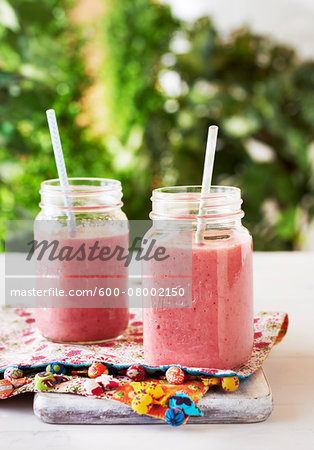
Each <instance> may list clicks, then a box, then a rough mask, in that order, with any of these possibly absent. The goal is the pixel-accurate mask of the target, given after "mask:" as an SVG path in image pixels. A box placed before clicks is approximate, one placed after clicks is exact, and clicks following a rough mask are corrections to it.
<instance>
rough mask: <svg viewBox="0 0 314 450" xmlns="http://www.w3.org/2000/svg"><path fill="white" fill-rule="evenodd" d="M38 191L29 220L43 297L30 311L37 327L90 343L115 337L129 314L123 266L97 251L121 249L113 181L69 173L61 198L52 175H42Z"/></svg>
mask: <svg viewBox="0 0 314 450" xmlns="http://www.w3.org/2000/svg"><path fill="white" fill-rule="evenodd" d="M40 194H41V202H40V207H41V211H40V213H39V214H38V216H37V217H36V219H35V222H34V239H35V242H36V243H37V246H38V249H37V250H38V252H37V260H36V265H37V278H36V283H37V286H39V287H41V288H42V289H41V291H42V292H44V290H45V292H46V294H47V295H46V297H45V298H44V299H43V298H42V299H41V301H42V302H44V303H40V301H39V303H38V305H39V306H40V305H43V304H44V307H37V308H36V316H35V317H36V324H37V327H38V328H39V330H40V332H41V334H42V335H43V336H45V337H46V338H48V339H50V340H52V341H55V342H67V343H83V344H84V343H96V342H102V341H105V340H108V339H112V338H115V337H118V336H120V335H121V334H122V333H123V331H124V330H125V329H126V327H127V325H128V319H129V312H128V299H127V277H128V273H127V267H125V266H124V264H123V261H119V260H118V258H115V257H113V258H111V259H110V260H109V259H108V258H104V256H103V255H105V254H108V253H110V251H113V250H114V249H115V248H116V247H117V246H119V247H121V248H123V249H127V248H128V242H129V237H128V223H127V217H126V215H125V214H124V212H123V211H122V209H121V207H122V205H123V203H122V201H121V199H122V189H121V183H120V182H119V181H117V180H111V179H105V178H70V179H69V189H68V191H67V192H66V201H65V193H64V192H63V191H62V189H61V186H60V182H59V180H58V179H55V180H47V181H44V182H43V183H42V184H41V189H40ZM45 243H46V244H45ZM44 245H46V247H45V252H44V251H43V247H44ZM103 249H104V250H103ZM39 250H42V251H43V252H42V253H43V254H42V255H40V253H39ZM101 252H103V253H102V254H101ZM106 252H107V253H106ZM49 289H50V290H49ZM114 289H115V291H114ZM113 292H115V295H113Z"/></svg>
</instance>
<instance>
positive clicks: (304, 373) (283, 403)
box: [0, 252, 314, 450]
mask: <svg viewBox="0 0 314 450" xmlns="http://www.w3.org/2000/svg"><path fill="white" fill-rule="evenodd" d="M254 266H255V267H254V284H255V288H254V289H255V310H256V311H286V312H288V313H289V317H290V326H289V330H288V334H287V335H286V336H285V338H284V340H283V341H282V342H281V343H280V344H279V345H278V346H276V347H275V348H274V349H273V350H272V352H271V355H270V356H269V358H268V359H267V361H266V362H265V364H264V369H265V372H266V375H267V377H268V379H269V381H270V385H271V388H272V391H273V397H274V410H273V412H272V414H271V416H270V417H269V419H268V420H267V421H266V422H263V423H257V424H245V425H244V424H239V425H223V424H222V425H189V424H187V425H185V426H183V427H178V428H174V427H170V426H167V425H154V426H148V425H141V426H140V425H138V426H134V425H130V426H125V425H123V426H122V425H49V424H44V423H42V422H40V421H39V420H38V419H37V418H36V417H35V416H34V415H33V412H32V397H33V395H32V394H27V395H20V396H17V397H15V398H12V399H8V400H2V401H1V402H0V448H1V449H10V450H15V449H23V448H24V449H25V448H26V449H45V450H48V449H54V450H58V449H62V450H63V449H75V450H76V449H84V450H89V449H91V448H96V449H98V448H100V449H101V448H108V447H109V448H110V450H114V449H126V450H131V449H139V448H143V449H147V450H150V449H157V448H158V449H160V448H164V449H168V448H174V449H177V450H179V449H181V450H185V449H188V448H189V449H191V450H192V449H193V450H194V449H195V450H196V449H197V448H199V449H204V448H205V449H207V448H208V449H213V448H214V449H215V450H223V449H227V448H228V449H240V448H241V449H250V450H256V449H267V450H268V449H275V448H276V449H278V450H279V449H294V450H307V449H311V450H312V449H313V448H314V253H303V252H302V253H301V252H295V253H255V255H254ZM3 272H4V263H3V257H1V258H0V274H2V277H3ZM0 281H1V289H3V283H2V281H3V280H2V279H1V280H0ZM1 298H3V293H2V295H1Z"/></svg>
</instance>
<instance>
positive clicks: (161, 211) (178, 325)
mask: <svg viewBox="0 0 314 450" xmlns="http://www.w3.org/2000/svg"><path fill="white" fill-rule="evenodd" d="M200 195H201V186H182V187H180V186H175V187H168V188H160V189H156V190H154V191H153V195H152V204H153V208H152V213H151V215H150V218H151V219H152V220H153V225H152V228H151V229H150V230H149V231H148V233H147V234H146V236H145V238H147V239H148V240H151V239H154V240H156V245H159V246H163V247H164V248H166V251H167V254H168V255H169V257H168V258H167V259H164V260H163V261H156V260H151V261H149V262H145V264H144V265H143V273H144V275H146V276H144V277H143V286H144V287H145V288H147V290H148V291H149V292H152V288H153V287H155V288H156V287H157V288H158V287H159V286H160V283H161V280H162V281H163V285H164V286H165V284H166V283H169V286H172V287H173V280H174V279H175V281H176V284H177V288H178V289H180V285H183V284H182V283H180V281H178V275H180V274H182V277H183V278H182V280H184V277H186V276H187V271H188V270H190V275H191V277H190V284H191V286H190V293H189V294H188V293H187V295H191V299H190V300H191V302H190V305H189V307H178V306H176V302H177V300H178V298H175V297H172V298H171V297H170V298H169V299H168V300H169V302H170V304H169V303H168V307H159V305H158V306H157V307H154V306H153V307H148V306H146V307H144V308H143V325H144V330H143V338H144V354H145V361H146V362H147V363H148V364H150V365H153V366H160V365H171V364H180V365H183V366H189V367H198V368H217V369H232V368H235V367H237V366H239V365H241V364H243V363H245V361H247V360H248V358H249V357H250V355H251V351H252V346H253V292H252V291H253V286H252V284H253V283H252V237H251V235H250V233H249V232H248V230H247V229H246V228H244V227H243V226H242V225H241V219H242V217H243V216H244V213H243V211H242V210H241V204H242V200H241V192H240V189H238V188H235V187H224V186H212V188H211V191H210V194H208V195H207V197H206V198H205V199H204V198H203V199H204V201H203V211H204V214H203V215H202V217H199V216H198V213H199V205H200ZM200 220H201V221H202V225H203V228H204V234H203V241H202V242H201V243H196V242H195V231H196V229H197V224H198V221H200ZM190 263H191V266H190V269H188V267H189V264H190ZM172 274H175V278H172V276H173V275H172ZM167 280H168V281H167ZM185 286H186V281H185ZM178 289H177V290H176V291H174V292H175V293H176V292H178ZM171 301H172V302H173V307H171Z"/></svg>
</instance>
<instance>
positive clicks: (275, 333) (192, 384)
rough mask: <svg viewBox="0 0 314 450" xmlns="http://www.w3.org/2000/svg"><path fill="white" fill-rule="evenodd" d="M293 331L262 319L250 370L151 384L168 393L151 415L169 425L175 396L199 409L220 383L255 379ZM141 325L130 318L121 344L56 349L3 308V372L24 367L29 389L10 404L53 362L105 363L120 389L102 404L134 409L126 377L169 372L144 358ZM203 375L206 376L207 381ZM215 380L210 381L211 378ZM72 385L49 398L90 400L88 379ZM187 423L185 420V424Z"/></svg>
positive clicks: (280, 318) (193, 372)
mask: <svg viewBox="0 0 314 450" xmlns="http://www.w3.org/2000/svg"><path fill="white" fill-rule="evenodd" d="M287 327H288V316H287V315H286V314H284V313H260V314H258V315H257V316H256V317H255V318H254V348H253V352H252V356H251V358H250V360H249V361H248V362H247V363H246V365H245V366H241V367H238V368H235V369H234V370H219V369H216V368H196V367H182V368H183V369H184V370H185V380H184V382H183V383H182V384H180V385H179V386H177V385H171V384H169V383H168V382H167V381H166V380H165V377H164V376H163V377H162V379H156V378H154V379H151V378H146V379H145V381H153V382H154V383H157V384H160V385H161V386H162V389H163V391H164V396H163V397H162V399H164V401H163V400H161V401H160V402H159V403H160V404H154V405H153V407H152V409H151V410H150V411H149V412H148V415H150V416H152V417H155V418H158V419H162V420H166V416H165V414H166V411H167V410H168V404H167V403H168V400H169V397H171V396H172V395H174V394H178V393H179V392H180V393H183V394H185V395H188V396H189V397H190V399H191V400H192V401H193V402H194V404H195V405H197V403H198V402H199V400H200V399H201V398H202V397H203V395H204V394H205V393H206V392H207V390H208V389H209V388H210V387H211V386H212V385H215V384H217V377H223V376H225V375H226V376H230V375H237V376H238V377H239V378H246V377H248V376H250V375H252V373H254V372H255V371H256V370H257V369H258V368H259V367H260V366H261V365H262V363H263V362H264V360H265V358H266V357H267V355H268V354H269V352H270V350H271V348H272V346H273V345H274V344H276V343H278V342H280V341H281V339H282V338H283V336H284V335H285V333H286V331H287ZM142 346H143V341H142V322H141V320H140V316H139V312H137V313H134V312H133V313H132V314H131V320H130V325H129V328H128V329H127V331H126V333H125V334H124V335H123V337H122V338H121V339H119V340H113V341H111V342H106V343H104V344H97V345H73V344H71V345H70V344H56V343H53V342H50V341H48V340H46V339H45V338H43V337H42V336H41V335H40V333H39V331H38V330H37V328H36V326H35V319H34V317H33V311H31V310H24V309H20V308H17V309H10V308H2V310H0V372H3V371H4V370H5V369H6V367H8V366H12V365H15V366H19V367H20V368H22V369H23V371H24V375H26V377H27V383H26V384H25V385H24V386H21V387H18V388H16V389H14V390H13V391H12V392H11V393H10V395H9V396H8V397H6V398H10V397H13V396H15V395H18V394H22V393H25V392H37V391H38V389H37V388H36V386H35V381H34V377H35V373H36V372H39V371H41V370H44V369H45V367H46V365H47V364H48V363H50V362H52V361H60V362H63V363H64V364H65V365H66V366H67V369H68V370H67V372H68V373H70V372H71V369H73V368H76V367H77V366H88V365H90V364H91V363H93V362H96V361H98V362H103V363H105V364H106V365H107V366H108V367H109V368H110V369H111V370H112V371H114V372H115V373H118V375H117V377H118V379H119V381H120V385H119V387H117V388H114V389H111V390H108V391H104V392H103V393H102V394H101V395H99V396H98V398H101V399H110V400H116V401H119V402H121V403H124V404H127V405H129V406H131V403H132V399H133V397H134V395H135V392H134V389H133V387H132V383H131V382H130V379H129V378H128V377H127V376H125V375H123V372H125V369H126V368H127V367H128V366H130V365H132V364H142V365H144V366H145V367H146V370H147V372H152V373H154V375H155V376H156V375H159V376H160V375H161V374H163V372H161V370H162V371H163V370H165V369H166V368H167V367H168V366H161V367H151V366H149V365H147V364H146V363H145V359H144V356H143V348H142ZM204 375H205V376H207V377H206V378H204ZM212 375H213V376H214V377H215V378H213V377H212V378H209V377H210V376H212ZM67 378H68V381H65V382H63V383H60V384H56V385H55V386H53V388H52V389H50V392H58V393H71V394H78V395H85V393H84V384H85V383H86V382H87V379H86V378H84V377H80V376H67ZM187 420H188V417H187V416H185V419H184V423H185V422H186V421H187Z"/></svg>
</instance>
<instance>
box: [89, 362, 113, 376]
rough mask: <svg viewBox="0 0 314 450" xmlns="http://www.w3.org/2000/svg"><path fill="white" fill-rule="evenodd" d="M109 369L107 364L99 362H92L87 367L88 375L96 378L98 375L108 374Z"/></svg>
mask: <svg viewBox="0 0 314 450" xmlns="http://www.w3.org/2000/svg"><path fill="white" fill-rule="evenodd" d="M108 374H109V370H108V368H107V366H105V365H104V364H101V363H93V364H92V365H91V366H90V367H89V369H88V376H89V377H90V378H97V377H100V375H108Z"/></svg>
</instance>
